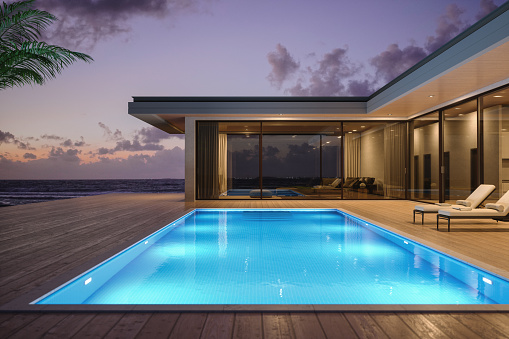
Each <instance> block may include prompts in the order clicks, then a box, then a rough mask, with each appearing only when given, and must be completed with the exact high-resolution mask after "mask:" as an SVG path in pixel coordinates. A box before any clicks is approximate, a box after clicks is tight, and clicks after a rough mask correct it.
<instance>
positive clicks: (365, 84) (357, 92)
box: [347, 79, 375, 97]
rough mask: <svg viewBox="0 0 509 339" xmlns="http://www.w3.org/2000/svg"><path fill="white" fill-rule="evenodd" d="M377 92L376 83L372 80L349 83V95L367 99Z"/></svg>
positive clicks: (351, 81)
mask: <svg viewBox="0 0 509 339" xmlns="http://www.w3.org/2000/svg"><path fill="white" fill-rule="evenodd" d="M374 91H375V83H374V82H373V81H371V80H367V79H364V80H350V81H348V90H347V93H348V94H349V95H353V96H356V97H367V96H369V95H371V93H373V92H374Z"/></svg>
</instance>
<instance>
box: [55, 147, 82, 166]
mask: <svg viewBox="0 0 509 339" xmlns="http://www.w3.org/2000/svg"><path fill="white" fill-rule="evenodd" d="M80 153H81V151H78V150H77V149H68V150H66V151H64V150H63V149H62V148H61V147H57V148H55V147H52V148H51V151H50V152H49V158H48V159H50V160H55V159H62V160H63V161H68V162H77V163H80V162H81V159H80V158H79V157H78V154H80Z"/></svg>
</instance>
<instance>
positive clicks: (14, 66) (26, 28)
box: [0, 0, 93, 90]
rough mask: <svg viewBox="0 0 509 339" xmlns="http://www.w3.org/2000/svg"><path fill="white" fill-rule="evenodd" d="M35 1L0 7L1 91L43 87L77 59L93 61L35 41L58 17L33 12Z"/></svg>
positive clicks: (37, 11)
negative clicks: (31, 86) (13, 88)
mask: <svg viewBox="0 0 509 339" xmlns="http://www.w3.org/2000/svg"><path fill="white" fill-rule="evenodd" d="M34 1H35V0H24V1H19V2H13V3H12V4H10V5H8V4H6V3H5V2H4V3H3V6H0V90H3V89H7V88H12V87H14V86H20V87H21V86H23V85H28V84H32V83H36V84H39V85H42V84H44V82H45V81H46V80H48V79H50V78H55V77H56V75H57V74H58V73H60V72H61V71H62V70H63V69H64V68H65V67H66V66H69V65H70V64H72V63H73V62H75V61H76V60H83V61H85V62H91V61H93V59H92V57H90V56H89V55H87V54H83V53H79V52H73V51H70V50H68V49H65V48H62V47H59V46H55V45H49V44H47V43H45V42H42V41H38V39H39V38H40V36H41V31H43V30H44V29H46V27H48V26H49V25H50V24H51V23H53V21H55V20H57V18H56V17H55V16H54V15H52V14H50V13H48V12H46V11H41V10H38V9H33V8H32V5H33V2H34Z"/></svg>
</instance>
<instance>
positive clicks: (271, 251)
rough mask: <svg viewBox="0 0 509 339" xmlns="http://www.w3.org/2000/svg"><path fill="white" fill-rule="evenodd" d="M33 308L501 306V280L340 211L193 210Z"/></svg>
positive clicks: (508, 286)
mask: <svg viewBox="0 0 509 339" xmlns="http://www.w3.org/2000/svg"><path fill="white" fill-rule="evenodd" d="M32 303H33V304H496V303H501V304H507V303H509V283H508V281H506V280H504V279H502V278H500V277H498V276H495V275H493V274H490V273H488V272H485V271H483V270H480V269H477V268H475V267H473V266H471V265H469V264H466V263H463V262H461V261H458V260H455V259H453V258H451V257H449V256H447V255H444V254H441V253H439V252H437V251H435V250H432V249H429V248H427V247H425V246H422V245H419V244H416V243H414V242H412V241H410V240H408V239H405V238H403V237H401V236H398V235H395V234H393V233H391V232H388V231H386V230H384V229H382V228H380V227H377V226H375V225H372V224H369V223H367V222H365V221H363V220H360V219H357V218H355V217H352V216H349V215H347V214H345V213H342V212H340V211H337V210H263V209H256V210H238V209H235V210H233V209H229V210H226V209H220V210H219V209H217V210H211V209H198V210H195V211H193V212H191V213H189V214H187V215H186V216H184V217H182V218H180V219H178V220H177V221H175V222H173V223H171V224H170V225H168V226H166V227H165V228H163V229H161V230H159V231H158V232H156V233H154V234H153V235H151V236H149V237H147V238H145V239H143V240H141V241H140V242H139V243H137V244H135V245H133V246H131V247H130V248H128V249H126V250H124V251H123V252H121V253H120V254H118V255H116V256H114V257H113V258H111V259H109V260H107V261H105V262H104V263H102V264H100V265H98V266H97V267H95V268H93V269H91V270H89V271H87V272H85V273H84V274H82V275H80V276H78V277H77V278H75V279H73V280H72V281H70V282H68V283H67V284H65V285H63V286H61V287H60V288H58V289H57V290H55V291H52V292H50V293H49V294H47V295H45V296H43V297H41V298H39V299H38V300H35V301H34V302H32Z"/></svg>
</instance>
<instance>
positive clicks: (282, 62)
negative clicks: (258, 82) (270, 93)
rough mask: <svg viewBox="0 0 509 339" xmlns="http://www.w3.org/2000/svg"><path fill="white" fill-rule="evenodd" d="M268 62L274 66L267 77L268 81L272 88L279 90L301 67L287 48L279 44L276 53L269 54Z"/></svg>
mask: <svg viewBox="0 0 509 339" xmlns="http://www.w3.org/2000/svg"><path fill="white" fill-rule="evenodd" d="M267 60H268V61H269V64H270V65H271V66H272V71H271V72H270V74H269V75H268V76H267V79H268V80H269V82H270V83H271V85H272V86H275V87H277V88H278V89H280V88H281V85H282V84H283V82H284V81H285V80H286V79H288V77H290V76H291V75H292V74H293V73H295V71H297V70H298V69H299V67H300V64H299V63H298V62H297V61H295V59H293V57H292V56H291V55H290V53H288V50H287V49H286V47H284V46H283V45H281V44H277V46H276V50H275V51H274V52H270V53H269V54H267Z"/></svg>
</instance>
